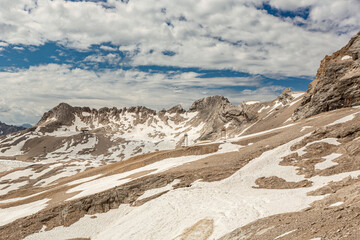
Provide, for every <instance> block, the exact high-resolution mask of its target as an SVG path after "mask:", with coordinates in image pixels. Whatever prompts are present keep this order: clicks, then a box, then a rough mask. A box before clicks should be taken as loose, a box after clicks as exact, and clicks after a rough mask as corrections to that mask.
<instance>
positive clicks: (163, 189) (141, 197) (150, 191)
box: [138, 179, 180, 200]
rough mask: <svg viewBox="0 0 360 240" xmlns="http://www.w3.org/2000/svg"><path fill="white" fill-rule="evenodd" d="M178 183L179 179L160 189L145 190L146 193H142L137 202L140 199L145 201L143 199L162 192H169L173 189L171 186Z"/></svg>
mask: <svg viewBox="0 0 360 240" xmlns="http://www.w3.org/2000/svg"><path fill="white" fill-rule="evenodd" d="M179 182H180V180H179V179H175V180H174V181H173V182H172V183H170V184H168V185H166V186H165V187H162V188H154V189H150V190H147V191H146V192H144V194H143V195H141V196H140V197H139V198H138V200H141V199H145V198H148V197H151V196H154V195H156V194H159V193H162V192H165V191H170V190H172V189H173V186H174V185H176V184H178V183H179Z"/></svg>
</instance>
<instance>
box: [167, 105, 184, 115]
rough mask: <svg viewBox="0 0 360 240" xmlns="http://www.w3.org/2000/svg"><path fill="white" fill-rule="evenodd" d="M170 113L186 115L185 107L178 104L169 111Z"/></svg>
mask: <svg viewBox="0 0 360 240" xmlns="http://www.w3.org/2000/svg"><path fill="white" fill-rule="evenodd" d="M167 112H168V113H170V114H172V113H179V114H181V113H184V112H185V110H184V109H183V107H182V106H181V104H178V105H176V106H174V107H172V108H170V109H169V110H167Z"/></svg>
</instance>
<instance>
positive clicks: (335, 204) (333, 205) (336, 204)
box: [329, 202, 344, 207]
mask: <svg viewBox="0 0 360 240" xmlns="http://www.w3.org/2000/svg"><path fill="white" fill-rule="evenodd" d="M342 204H344V202H336V203H333V204H331V205H330V206H329V207H338V206H340V205H342Z"/></svg>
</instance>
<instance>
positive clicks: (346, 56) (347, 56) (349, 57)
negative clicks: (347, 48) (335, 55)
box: [341, 55, 352, 61]
mask: <svg viewBox="0 0 360 240" xmlns="http://www.w3.org/2000/svg"><path fill="white" fill-rule="evenodd" d="M348 59H352V57H351V56H349V55H345V56H343V57H342V58H341V60H342V61H344V60H348Z"/></svg>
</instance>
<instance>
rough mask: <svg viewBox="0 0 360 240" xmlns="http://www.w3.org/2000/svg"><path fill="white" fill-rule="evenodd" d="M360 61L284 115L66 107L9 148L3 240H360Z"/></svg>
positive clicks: (249, 109) (204, 102) (338, 63)
mask: <svg viewBox="0 0 360 240" xmlns="http://www.w3.org/2000/svg"><path fill="white" fill-rule="evenodd" d="M359 57H360V33H359V34H357V35H356V36H354V37H353V38H352V39H351V40H350V42H349V43H348V44H347V45H346V46H345V47H344V48H342V49H341V50H339V51H337V52H335V53H333V54H332V55H331V56H326V57H325V58H324V60H323V61H322V62H321V64H320V68H319V70H318V72H317V75H316V78H315V80H314V81H313V82H312V83H311V84H310V85H309V89H308V90H307V91H306V92H292V91H291V90H290V89H285V90H284V91H283V92H282V94H281V95H279V96H278V97H277V98H276V99H274V100H273V101H271V102H258V101H247V102H243V103H242V104H240V105H238V106H235V105H233V104H231V103H230V102H229V101H228V99H226V98H225V97H222V96H213V97H206V98H203V99H200V100H197V101H195V102H194V103H193V104H192V106H191V107H190V108H189V109H188V110H185V109H183V108H182V107H181V106H180V105H178V106H174V107H173V108H171V109H168V110H162V111H159V112H156V111H154V110H151V109H149V108H146V107H143V106H138V107H131V108H123V109H117V108H101V109H98V110H97V109H90V108H88V107H73V106H70V105H68V104H66V103H61V104H59V105H58V106H56V107H54V108H53V109H51V110H50V111H49V112H46V113H45V114H44V115H43V117H42V118H41V120H40V121H39V122H38V123H37V124H36V125H35V126H33V127H31V128H28V129H24V130H21V131H18V132H15V133H10V134H7V135H4V136H0V216H1V218H0V233H1V234H0V239H3V240H15V239H28V240H30V239H33V240H42V239H44V240H45V239H117V240H119V239H124V240H125V239H126V240H130V239H147V240H150V239H154V240H162V239H164V240H171V239H176V240H180V239H184V240H185V239H204V240H205V239H223V240H225V239H262V240H263V239H322V240H324V239H354V240H355V239H360V228H359V226H360V178H359V177H358V176H359V175H360V59H359Z"/></svg>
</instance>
